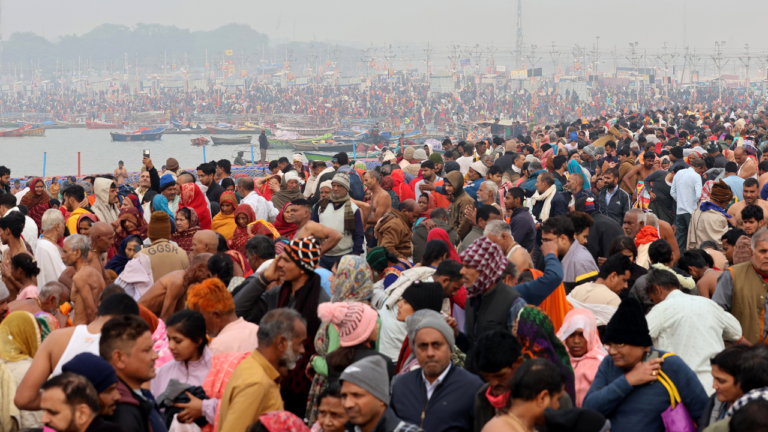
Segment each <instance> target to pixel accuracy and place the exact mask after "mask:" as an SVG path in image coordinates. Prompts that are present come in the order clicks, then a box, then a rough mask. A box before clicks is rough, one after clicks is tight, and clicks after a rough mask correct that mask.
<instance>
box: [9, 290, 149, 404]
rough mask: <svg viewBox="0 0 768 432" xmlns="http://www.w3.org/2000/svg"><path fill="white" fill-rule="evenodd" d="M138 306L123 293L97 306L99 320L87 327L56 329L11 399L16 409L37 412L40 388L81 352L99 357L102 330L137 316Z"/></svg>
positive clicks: (40, 349) (38, 351) (36, 355)
mask: <svg viewBox="0 0 768 432" xmlns="http://www.w3.org/2000/svg"><path fill="white" fill-rule="evenodd" d="M138 314H139V307H138V306H137V305H136V302H135V301H133V299H132V298H131V296H129V295H128V294H125V293H121V294H113V295H111V296H109V297H105V298H104V301H102V302H101V305H99V311H98V318H96V320H95V321H93V322H92V323H90V324H88V325H79V326H75V327H67V328H62V329H60V330H55V331H54V332H52V333H51V334H49V335H48V337H46V338H45V340H44V341H43V343H42V344H41V345H40V348H38V350H37V354H35V357H34V358H33V359H32V365H31V366H30V367H29V370H27V373H26V374H25V375H24V378H23V379H22V380H21V383H20V384H19V386H18V388H17V389H16V397H15V399H14V400H13V401H14V403H15V404H16V406H17V407H19V409H22V410H29V411H37V410H39V409H40V395H41V394H42V393H41V392H40V386H41V385H42V384H43V383H44V382H45V380H47V379H48V377H50V376H51V375H59V374H60V373H61V367H62V366H63V365H64V364H65V363H67V362H68V361H70V360H72V358H73V357H74V356H76V355H78V354H80V353H82V352H89V353H92V354H94V355H99V340H100V339H101V327H102V326H104V324H105V323H106V322H107V321H109V320H111V319H112V318H113V317H115V316H120V315H138Z"/></svg>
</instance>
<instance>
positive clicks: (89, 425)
mask: <svg viewBox="0 0 768 432" xmlns="http://www.w3.org/2000/svg"><path fill="white" fill-rule="evenodd" d="M40 389H41V390H42V392H43V395H42V402H41V405H42V409H43V412H44V414H43V417H42V421H43V424H44V425H45V426H46V427H47V428H49V429H51V430H54V431H55V432H111V431H115V432H123V431H124V430H125V429H124V428H123V425H122V424H116V423H112V422H108V421H105V420H104V417H103V416H101V415H99V395H98V394H97V393H96V389H95V388H94V386H93V385H92V384H91V383H90V382H89V381H88V380H87V379H86V378H85V377H83V376H80V375H76V374H74V373H72V372H68V373H64V374H61V375H58V376H55V377H53V378H51V379H50V380H48V381H46V382H45V383H44V384H43V385H42V386H41V388H40Z"/></svg>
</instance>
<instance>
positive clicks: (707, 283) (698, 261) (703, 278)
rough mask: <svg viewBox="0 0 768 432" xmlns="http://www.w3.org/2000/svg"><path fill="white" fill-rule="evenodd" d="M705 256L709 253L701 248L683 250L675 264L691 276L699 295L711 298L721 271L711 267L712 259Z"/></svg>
mask: <svg viewBox="0 0 768 432" xmlns="http://www.w3.org/2000/svg"><path fill="white" fill-rule="evenodd" d="M707 257H709V254H708V253H707V252H706V251H704V250H702V249H694V250H689V251H685V252H684V253H683V256H682V257H680V261H678V263H677V265H678V267H679V268H680V269H682V270H684V271H687V272H688V274H690V275H691V276H693V280H695V281H696V288H698V290H699V295H700V296H702V297H706V298H712V294H714V293H715V287H716V286H717V279H718V278H719V277H720V275H721V274H722V273H723V272H722V271H717V270H715V269H713V268H712V266H711V264H714V260H712V258H711V257H710V258H709V259H707ZM708 261H709V262H708Z"/></svg>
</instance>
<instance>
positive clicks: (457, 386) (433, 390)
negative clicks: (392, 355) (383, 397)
mask: <svg viewBox="0 0 768 432" xmlns="http://www.w3.org/2000/svg"><path fill="white" fill-rule="evenodd" d="M421 313H422V314H423V315H422V318H421V320H420V322H419V324H418V325H417V326H416V329H415V331H414V334H415V337H414V340H413V352H414V354H415V355H416V358H417V360H418V361H419V366H421V368H420V369H416V370H413V371H410V372H408V373H406V374H405V375H402V376H401V377H400V378H398V379H397V381H395V385H394V387H393V389H392V409H393V410H394V411H395V413H396V414H397V415H398V417H400V418H402V419H403V420H405V421H407V422H411V423H414V424H419V425H421V427H423V428H424V429H425V430H428V431H430V432H432V431H434V432H443V431H453V430H472V428H473V424H474V416H475V409H474V407H475V403H474V400H475V393H477V390H478V389H480V387H482V385H483V382H482V381H481V380H480V378H478V377H477V376H476V375H473V374H471V373H469V372H467V371H466V370H465V369H462V368H459V367H456V366H454V365H453V363H452V362H451V354H452V353H453V348H454V345H455V340H454V332H453V329H451V327H450V326H449V325H448V324H447V323H446V322H445V318H443V317H442V316H441V315H440V314H439V313H438V312H435V311H431V310H425V311H423V312H421ZM425 386H426V391H424V387H425Z"/></svg>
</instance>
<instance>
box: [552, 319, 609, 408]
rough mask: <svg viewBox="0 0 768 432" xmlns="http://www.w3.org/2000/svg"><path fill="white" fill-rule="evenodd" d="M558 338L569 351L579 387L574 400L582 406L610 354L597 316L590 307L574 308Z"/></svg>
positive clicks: (578, 405)
mask: <svg viewBox="0 0 768 432" xmlns="http://www.w3.org/2000/svg"><path fill="white" fill-rule="evenodd" d="M557 337H558V338H559V339H560V340H561V341H563V344H564V345H565V348H566V349H567V350H568V357H570V359H571V367H573V374H574V382H575V387H576V388H575V390H576V400H575V401H574V403H575V405H576V406H577V407H579V408H581V406H582V404H583V402H584V397H585V396H586V395H587V392H588V391H589V387H590V386H591V385H592V382H593V381H594V379H595V375H596V374H597V369H598V368H599V367H600V363H602V361H603V359H604V358H605V356H606V355H608V353H607V352H606V351H605V348H604V347H603V343H602V342H601V341H600V335H599V334H598V331H597V321H596V320H595V316H594V315H593V314H592V312H590V311H589V310H588V309H581V308H578V309H573V310H571V311H570V312H568V314H566V315H565V320H564V321H563V325H562V327H560V330H559V331H558V332H557Z"/></svg>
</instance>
